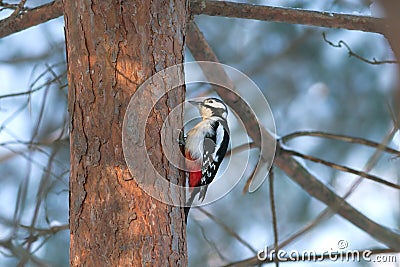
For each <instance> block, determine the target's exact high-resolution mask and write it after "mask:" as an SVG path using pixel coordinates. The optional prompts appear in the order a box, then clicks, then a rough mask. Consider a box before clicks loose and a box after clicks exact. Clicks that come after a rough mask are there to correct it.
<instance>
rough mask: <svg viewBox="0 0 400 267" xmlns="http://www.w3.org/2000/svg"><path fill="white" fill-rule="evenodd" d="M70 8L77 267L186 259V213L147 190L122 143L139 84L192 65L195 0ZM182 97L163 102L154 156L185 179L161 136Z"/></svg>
mask: <svg viewBox="0 0 400 267" xmlns="http://www.w3.org/2000/svg"><path fill="white" fill-rule="evenodd" d="M64 10H65V11H64V12H65V25H66V26H65V27H66V29H65V31H66V41H67V60H68V83H69V96H68V98H69V112H70V137H71V176H70V231H71V245H70V259H71V266H186V265H187V249H186V234H185V231H186V227H185V225H184V221H183V216H182V215H183V210H182V209H180V208H177V207H173V206H170V205H167V204H163V203H161V202H159V201H157V200H155V199H153V198H152V197H150V196H148V195H147V194H146V193H144V192H143V191H142V190H141V189H140V188H139V187H138V185H137V184H136V182H135V179H132V176H131V173H130V172H129V170H128V168H127V165H126V163H125V160H124V155H123V150H122V143H121V138H122V123H123V119H124V115H125V110H126V107H127V105H128V103H129V100H130V97H131V96H132V95H133V94H134V93H135V91H136V90H137V88H138V86H139V85H140V84H142V83H143V82H144V81H145V80H146V79H147V78H149V77H150V76H152V75H153V74H154V73H156V72H157V71H159V70H161V69H163V68H165V67H168V66H172V65H175V64H178V63H181V62H183V45H184V43H183V42H184V29H185V26H186V25H185V23H186V17H187V14H186V12H187V6H186V1H184V0H169V1H162V0H153V1H150V0H135V1H133V0H129V1H103V0H97V1H90V0H74V1H68V0H64ZM149 95H151V92H150V94H149ZM183 99H184V89H183V88H180V89H179V90H176V91H174V93H173V94H169V95H168V101H159V102H158V103H157V112H153V113H151V114H150V117H149V119H148V127H147V129H146V131H147V134H148V135H149V134H153V135H152V138H146V141H148V142H150V143H148V144H147V146H148V147H149V149H151V154H152V157H153V159H154V160H155V161H160V162H161V164H159V166H161V167H160V168H159V169H161V170H160V173H161V174H162V175H163V176H164V177H168V178H169V179H170V180H171V177H175V178H173V179H176V181H175V182H179V183H181V184H182V183H183V180H184V177H183V175H182V173H181V172H179V171H178V170H177V169H176V168H174V167H173V166H171V164H168V163H164V160H165V158H164V155H163V153H162V150H161V140H160V138H159V136H160V135H159V134H155V135H154V133H157V132H158V133H159V130H160V125H162V123H163V120H164V119H165V116H166V115H168V112H169V111H170V110H171V109H172V108H174V107H175V106H176V105H177V104H179V103H180V102H182V101H183ZM154 104H155V103H154ZM178 113H179V114H178V115H177V116H178V118H176V121H177V122H178V123H181V122H182V118H181V117H179V116H182V111H180V112H178ZM147 139H148V140H147ZM138 160H140V159H138ZM155 165H157V162H156V164H155ZM135 173H140V172H139V170H138V172H135Z"/></svg>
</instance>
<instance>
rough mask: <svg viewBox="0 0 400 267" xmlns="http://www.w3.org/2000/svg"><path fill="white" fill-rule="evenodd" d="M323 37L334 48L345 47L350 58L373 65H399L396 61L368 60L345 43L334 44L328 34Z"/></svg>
mask: <svg viewBox="0 0 400 267" xmlns="http://www.w3.org/2000/svg"><path fill="white" fill-rule="evenodd" d="M322 37H323V38H324V41H325V42H326V43H327V44H329V45H330V46H332V47H335V48H342V47H343V46H344V47H345V48H346V49H347V53H348V55H349V57H355V58H357V59H359V60H361V61H363V62H365V63H368V64H372V65H380V64H397V63H398V62H397V61H396V60H376V59H375V58H373V59H372V60H369V59H366V58H365V57H363V56H360V55H359V54H357V53H355V52H353V50H351V48H350V46H349V45H348V44H347V43H346V42H345V41H343V40H340V41H339V42H338V43H337V44H334V43H333V42H331V41H329V40H328V39H326V34H325V33H324V32H323V33H322Z"/></svg>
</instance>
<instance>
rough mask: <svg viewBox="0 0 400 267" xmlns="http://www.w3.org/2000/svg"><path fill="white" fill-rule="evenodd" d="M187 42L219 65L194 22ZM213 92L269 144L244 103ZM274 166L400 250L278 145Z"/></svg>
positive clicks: (393, 238)
mask: <svg viewBox="0 0 400 267" xmlns="http://www.w3.org/2000/svg"><path fill="white" fill-rule="evenodd" d="M186 41H187V43H186V44H187V46H188V47H189V49H190V51H191V52H192V55H193V56H194V58H195V59H196V60H197V61H203V60H208V61H214V62H218V59H217V57H216V55H215V54H214V53H213V51H212V49H211V47H210V46H209V44H208V43H207V41H206V40H205V39H204V36H203V34H202V33H201V31H200V30H199V29H198V27H197V25H196V24H195V23H194V22H192V23H191V24H190V25H189V27H188V32H187V36H186ZM203 72H204V75H205V76H206V77H208V76H209V75H211V77H212V76H213V75H215V73H209V72H208V71H207V70H206V69H203ZM217 75H219V78H220V79H222V80H225V79H227V80H229V77H228V76H227V74H226V73H225V71H224V70H223V69H221V71H219V72H218V74H217ZM221 75H222V76H221ZM231 83H232V87H230V88H234V86H233V82H232V81H231ZM215 90H216V92H217V93H218V94H219V95H220V96H221V98H222V99H223V100H224V101H225V102H226V103H227V104H228V105H229V106H230V107H231V108H233V109H234V110H235V112H236V113H237V114H238V115H239V117H240V118H241V120H242V122H243V123H244V125H245V128H246V130H247V133H248V135H249V136H250V137H251V138H252V139H253V141H254V143H255V145H257V146H261V145H263V146H268V145H270V144H269V142H270V140H271V139H274V138H273V137H272V136H271V135H270V134H269V133H268V132H267V130H266V129H264V128H263V127H262V126H261V125H260V124H259V123H258V121H257V118H256V117H255V116H254V114H253V113H252V111H251V109H250V108H249V107H248V106H247V104H246V103H244V101H239V99H240V98H239V97H238V96H237V95H235V94H234V93H233V92H231V91H228V90H223V89H221V88H218V87H216V88H215ZM242 102H243V103H242ZM261 136H262V137H263V138H264V139H263V140H264V141H265V142H263V143H262V144H261V143H260V140H261ZM270 151H271V150H270ZM274 164H275V165H276V166H278V167H279V168H280V169H282V170H283V171H284V172H285V173H286V174H287V175H288V176H289V177H290V178H291V179H292V180H293V181H294V182H296V183H297V184H299V185H300V186H301V187H302V188H303V190H305V191H306V192H307V193H308V194H310V195H311V196H313V197H314V198H316V199H318V200H320V201H321V202H323V203H325V204H326V205H327V206H329V207H330V208H331V209H332V210H333V211H335V212H336V213H338V214H339V215H341V216H342V217H343V218H345V219H346V220H348V221H349V222H351V223H352V224H354V225H355V226H357V227H359V228H360V229H362V230H364V231H365V232H367V233H368V234H370V235H371V236H372V237H373V238H375V239H377V240H379V241H381V242H382V243H384V244H386V245H387V246H389V247H391V248H393V249H396V250H400V235H398V234H396V233H395V232H393V231H391V230H390V229H388V228H386V227H384V226H382V225H380V224H378V223H376V222H374V221H372V220H370V219H369V218H368V217H366V216H365V215H364V214H362V213H361V212H359V211H358V210H356V209H355V208H354V207H353V206H351V205H350V204H349V203H347V202H346V201H345V200H344V199H342V198H341V197H339V196H338V195H337V194H336V193H335V192H334V191H332V190H331V189H329V188H328V187H327V186H325V185H324V184H323V183H322V182H321V181H320V180H318V179H317V178H316V177H315V176H314V175H312V174H311V173H310V172H309V171H308V170H307V169H306V168H305V167H303V166H302V165H301V163H299V162H298V161H297V160H296V159H295V158H293V157H292V156H291V155H290V154H289V153H287V152H285V151H284V150H281V149H280V145H279V143H278V144H277V154H276V157H275V160H274Z"/></svg>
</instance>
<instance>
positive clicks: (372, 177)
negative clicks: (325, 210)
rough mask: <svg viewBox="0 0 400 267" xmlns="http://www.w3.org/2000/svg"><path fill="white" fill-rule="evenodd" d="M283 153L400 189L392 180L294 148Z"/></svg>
mask: <svg viewBox="0 0 400 267" xmlns="http://www.w3.org/2000/svg"><path fill="white" fill-rule="evenodd" d="M285 153H288V154H289V155H293V156H295V157H300V158H303V159H306V160H310V161H313V162H316V163H321V164H323V165H325V166H328V167H331V168H333V169H336V170H339V171H344V172H348V173H352V174H355V175H359V176H362V177H364V178H366V179H369V180H371V181H374V182H377V183H380V184H384V185H387V186H390V187H393V188H396V189H400V185H397V184H394V183H392V182H389V181H386V180H384V179H382V178H379V177H377V176H375V175H372V174H369V173H366V172H363V171H357V170H355V169H352V168H349V167H346V166H343V165H340V164H336V163H333V162H330V161H327V160H323V159H320V158H317V157H313V156H310V155H305V154H302V153H300V152H297V151H294V150H289V149H285Z"/></svg>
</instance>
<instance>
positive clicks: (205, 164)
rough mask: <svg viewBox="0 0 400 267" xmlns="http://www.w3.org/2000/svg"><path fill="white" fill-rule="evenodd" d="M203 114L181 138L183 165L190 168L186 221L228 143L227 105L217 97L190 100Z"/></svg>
mask: <svg viewBox="0 0 400 267" xmlns="http://www.w3.org/2000/svg"><path fill="white" fill-rule="evenodd" d="M189 103H191V104H192V105H195V106H196V107H197V108H198V109H199V111H200V115H201V117H202V120H201V121H200V122H199V123H198V124H196V125H195V126H194V127H193V128H192V129H191V130H190V131H189V132H188V133H187V136H186V138H184V141H183V143H184V147H185V149H184V151H185V158H186V167H187V169H188V170H189V192H190V197H189V199H188V201H187V203H186V206H187V207H185V221H186V222H187V217H188V213H189V209H190V206H191V205H192V203H193V200H194V198H195V196H196V195H197V194H198V193H200V194H199V200H200V201H203V200H204V198H205V196H206V192H207V187H208V185H209V184H210V183H211V182H212V181H213V180H214V178H215V176H216V174H217V171H218V168H219V166H220V165H221V162H222V160H223V159H224V156H225V153H226V150H227V149H228V144H229V128H228V123H227V120H226V118H227V116H228V109H227V107H226V105H225V103H224V102H222V101H221V100H220V99H217V98H207V99H205V100H204V101H201V102H197V101H189Z"/></svg>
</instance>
